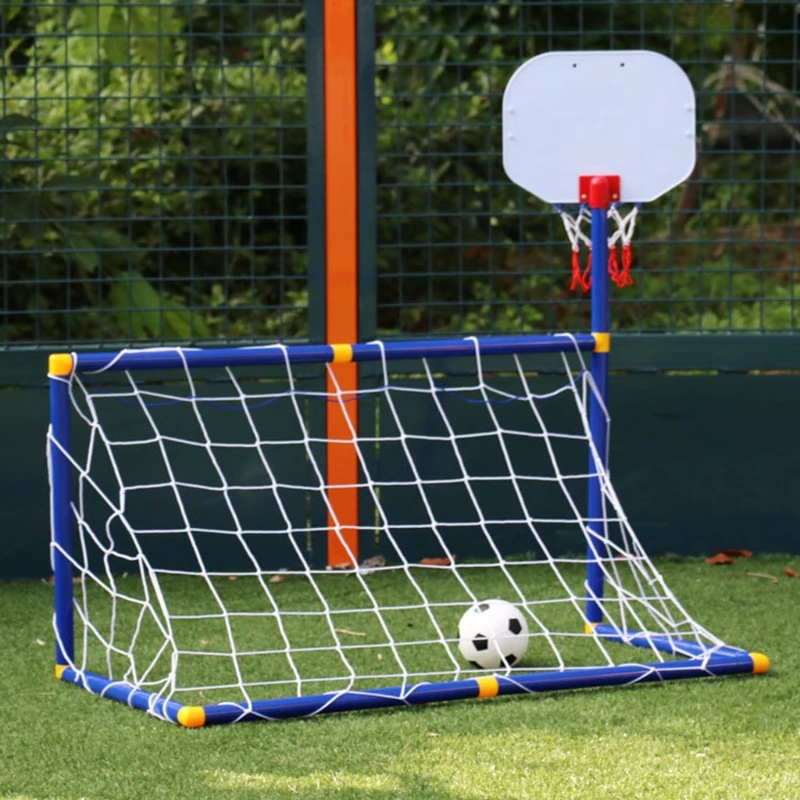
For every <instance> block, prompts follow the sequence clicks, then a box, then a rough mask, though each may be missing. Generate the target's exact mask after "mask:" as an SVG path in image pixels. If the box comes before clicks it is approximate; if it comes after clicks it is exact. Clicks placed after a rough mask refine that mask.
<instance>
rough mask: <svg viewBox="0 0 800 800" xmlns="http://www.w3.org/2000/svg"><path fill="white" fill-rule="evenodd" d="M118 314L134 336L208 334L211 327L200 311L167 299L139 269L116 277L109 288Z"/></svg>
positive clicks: (124, 326) (177, 336)
mask: <svg viewBox="0 0 800 800" xmlns="http://www.w3.org/2000/svg"><path fill="white" fill-rule="evenodd" d="M108 299H109V302H110V303H111V305H112V306H113V307H114V309H115V311H114V314H115V317H116V319H117V320H118V322H119V325H120V327H121V328H122V330H123V331H125V332H127V334H128V336H129V337H130V338H133V339H158V340H163V339H173V340H174V339H180V340H182V341H188V340H191V339H195V338H207V337H208V336H209V331H208V327H207V326H206V325H205V323H204V322H203V320H202V318H201V317H200V315H199V314H197V313H193V312H191V311H190V310H189V309H187V308H186V307H185V306H183V305H181V304H180V303H178V302H177V301H175V300H165V299H164V297H163V296H162V294H161V293H160V292H158V291H157V290H156V289H155V288H154V287H153V285H152V284H151V283H150V282H149V281H147V280H146V279H145V278H144V276H143V275H142V274H141V273H140V272H138V271H137V270H130V271H129V272H128V273H127V274H126V275H124V276H122V278H121V279H119V280H117V281H115V282H114V283H113V284H112V285H111V287H110V289H109V292H108Z"/></svg>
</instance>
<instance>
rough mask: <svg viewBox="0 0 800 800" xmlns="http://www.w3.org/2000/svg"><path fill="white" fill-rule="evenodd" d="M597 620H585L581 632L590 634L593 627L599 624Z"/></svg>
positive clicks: (592, 631)
mask: <svg viewBox="0 0 800 800" xmlns="http://www.w3.org/2000/svg"><path fill="white" fill-rule="evenodd" d="M599 624H600V623H599V622H585V623H584V625H583V632H584V633H585V634H586V635H587V636H590V635H591V634H593V633H594V629H595V628H596V627H597V626H598V625H599Z"/></svg>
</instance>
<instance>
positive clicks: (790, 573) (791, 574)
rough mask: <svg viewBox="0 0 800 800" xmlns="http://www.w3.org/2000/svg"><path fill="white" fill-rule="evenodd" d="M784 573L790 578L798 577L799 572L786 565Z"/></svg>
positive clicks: (799, 575) (799, 576)
mask: <svg viewBox="0 0 800 800" xmlns="http://www.w3.org/2000/svg"><path fill="white" fill-rule="evenodd" d="M783 574H784V575H788V576H789V577H790V578H800V572H795V571H794V570H793V569H792V568H791V567H786V568H785V569H784V570H783Z"/></svg>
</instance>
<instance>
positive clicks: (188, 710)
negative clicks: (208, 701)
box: [178, 706, 206, 728]
mask: <svg viewBox="0 0 800 800" xmlns="http://www.w3.org/2000/svg"><path fill="white" fill-rule="evenodd" d="M178 722H179V723H180V724H181V725H183V727H184V728H202V727H203V725H205V724H206V710H205V709H204V708H203V706H184V707H183V708H182V709H181V710H180V711H179V712H178Z"/></svg>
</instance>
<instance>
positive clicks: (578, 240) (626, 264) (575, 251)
mask: <svg viewBox="0 0 800 800" xmlns="http://www.w3.org/2000/svg"><path fill="white" fill-rule="evenodd" d="M640 205H641V203H636V204H635V205H634V206H633V208H632V209H631V210H630V211H628V213H627V214H625V215H624V216H623V215H622V213H621V211H620V208H619V204H618V203H613V204H612V205H611V206H610V207H609V209H608V219H609V220H610V221H611V222H613V223H614V224H615V225H616V230H615V231H614V232H613V233H612V234H611V235H610V236H609V237H608V274H609V277H610V278H611V280H612V281H613V282H614V284H615V285H616V286H619V287H620V288H622V287H625V286H633V278H632V277H631V274H630V270H631V264H632V263H633V253H632V252H631V241H632V239H633V231H634V228H635V227H636V216H637V214H638V213H639V206H640ZM554 208H555V210H556V211H557V212H558V214H559V216H560V217H561V221H562V222H563V223H564V230H565V231H566V233H567V238H568V239H569V242H570V244H571V245H572V283H571V284H570V287H569V288H570V291H573V292H574V291H576V290H577V289H579V288H580V289H582V290H583V291H584V292H588V291H589V289H591V288H592V277H591V276H592V240H591V237H590V236H589V234H588V233H587V232H586V231H584V230H583V226H584V225H587V226H589V225H590V224H591V220H592V218H591V215H590V213H589V208H588V206H586V205H585V204H583V205H581V206H579V207H578V211H577V213H576V214H574V215H573V214H571V213H570V212H569V211H568V210H567V209H566V208H565V207H564V206H562V205H554ZM617 244H620V245H621V246H620V256H621V262H622V263H621V265H620V258H618V257H617ZM581 245H583V246H584V247H585V248H586V249H587V250H588V251H589V257H588V258H587V259H586V266H585V267H582V266H581Z"/></svg>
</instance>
